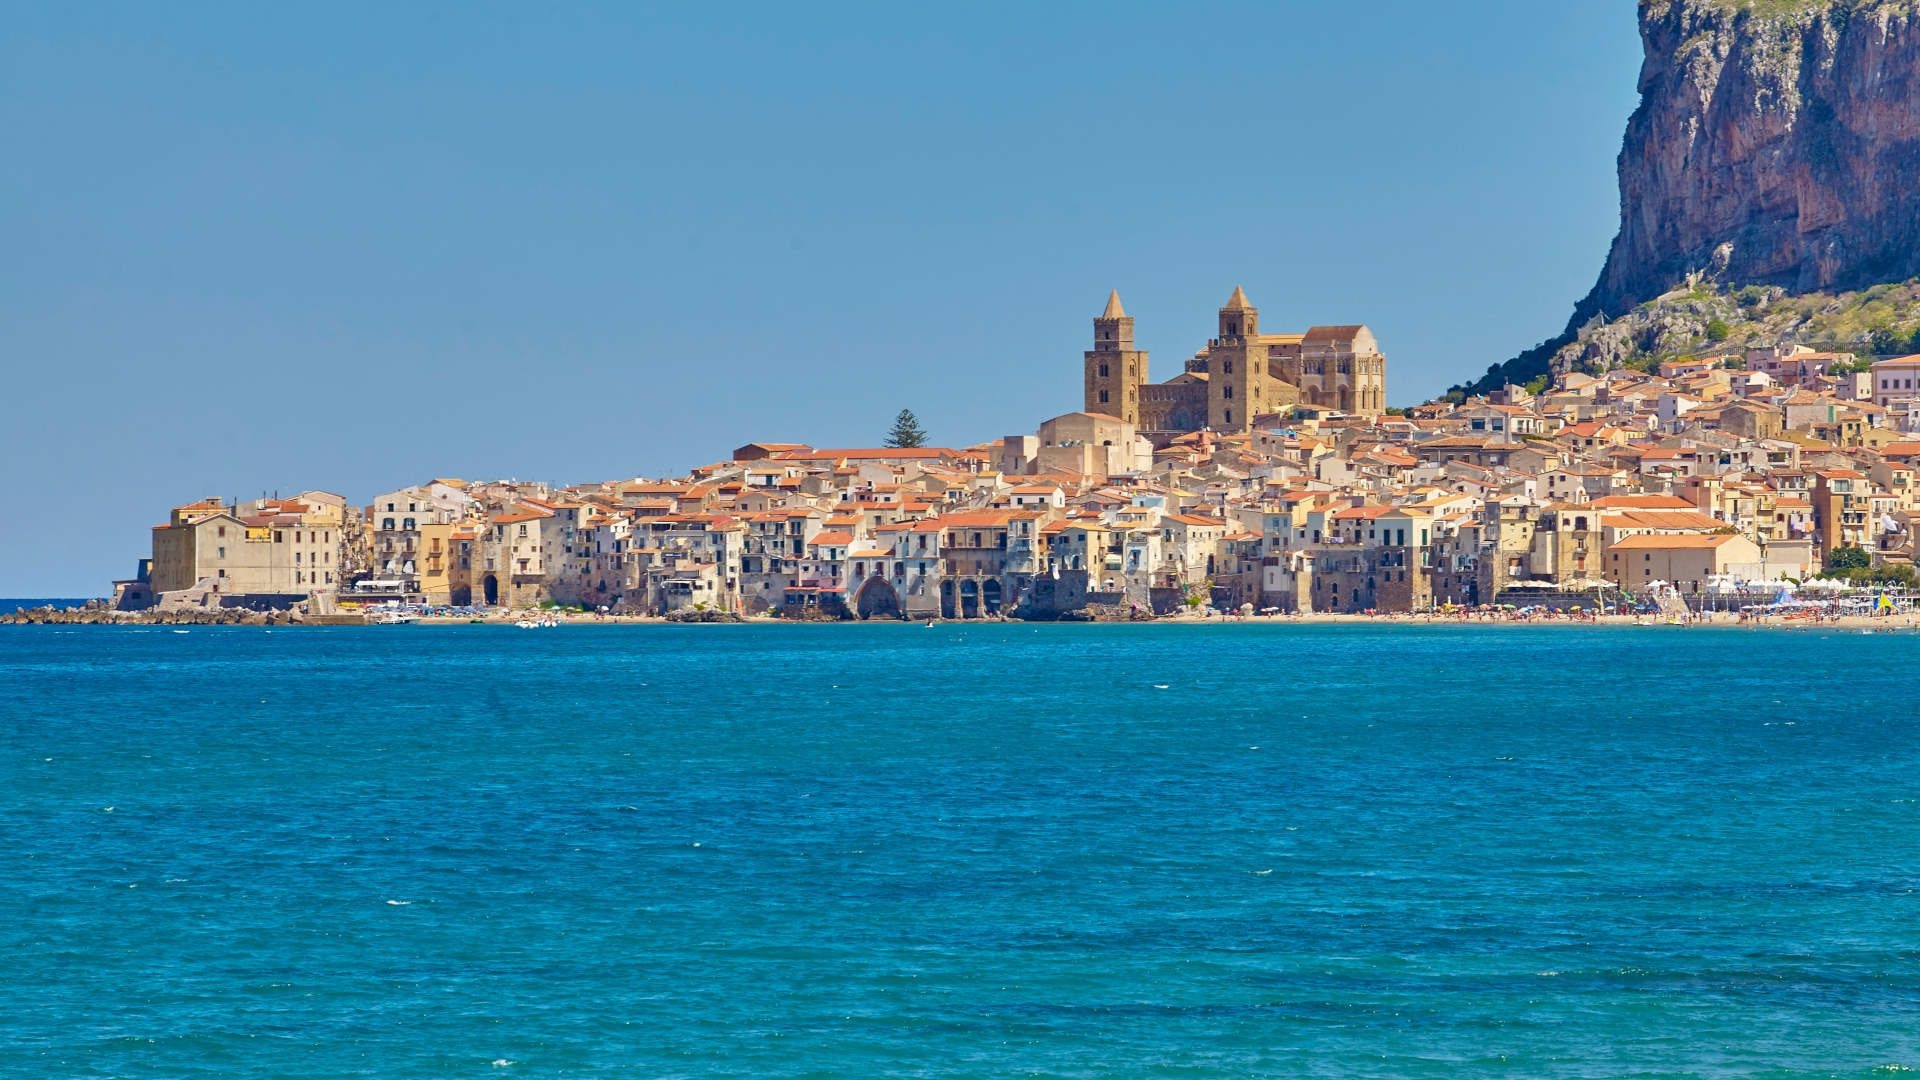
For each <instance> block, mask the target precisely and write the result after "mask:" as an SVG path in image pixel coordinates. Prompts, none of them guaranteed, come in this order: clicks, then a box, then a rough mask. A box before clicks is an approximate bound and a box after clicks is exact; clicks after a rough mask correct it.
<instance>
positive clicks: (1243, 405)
mask: <svg viewBox="0 0 1920 1080" xmlns="http://www.w3.org/2000/svg"><path fill="white" fill-rule="evenodd" d="M1085 356H1086V411H1087V412H1090V413H1104V414H1106V415H1108V416H1117V417H1119V418H1120V419H1122V420H1125V421H1126V422H1127V423H1129V424H1132V425H1134V426H1135V427H1136V428H1137V429H1138V430H1139V431H1140V433H1141V434H1143V435H1147V436H1149V437H1152V436H1155V435H1174V434H1185V433H1186V432H1190V431H1199V430H1201V429H1203V428H1210V429H1212V430H1214V431H1219V432H1225V433H1229V434H1233V433H1239V432H1243V431H1246V430H1248V429H1250V428H1251V427H1252V426H1253V424H1254V423H1255V421H1257V420H1259V419H1260V418H1262V417H1267V416H1273V415H1276V414H1287V413H1290V412H1291V411H1292V410H1293V408H1294V407H1295V406H1297V405H1318V406H1321V407H1322V408H1327V409H1333V410H1337V411H1339V412H1342V413H1347V414H1350V415H1357V416H1379V415H1380V414H1381V413H1383V412H1385V411H1386V407H1387V390H1386V385H1387V358H1386V357H1385V356H1383V355H1381V353H1380V346H1379V343H1377V342H1375V341H1374V340H1373V331H1371V330H1368V329H1367V328H1366V327H1364V326H1315V327H1312V328H1310V329H1308V331H1307V332H1306V333H1304V334H1263V333H1261V332H1260V309H1259V308H1257V307H1254V306H1253V305H1252V304H1250V303H1248V302H1247V294H1246V293H1245V292H1244V291H1242V290H1241V289H1240V287H1239V286H1237V285H1236V286H1234V289H1233V296H1232V297H1230V298H1229V299H1228V300H1227V306H1226V307H1223V308H1221V309H1220V325H1219V336H1218V337H1215V338H1214V339H1213V340H1211V341H1209V342H1207V345H1206V348H1204V349H1201V350H1200V351H1199V352H1197V353H1195V354H1194V356H1193V359H1191V360H1188V361H1187V365H1186V370H1185V371H1182V372H1181V373H1180V374H1178V375H1176V376H1174V377H1173V378H1171V379H1168V380H1167V381H1166V382H1163V383H1153V382H1148V381H1147V354H1146V352H1145V351H1143V350H1140V349H1136V348H1134V345H1133V317H1132V316H1131V315H1128V314H1127V312H1126V309H1125V308H1123V307H1121V306H1120V294H1119V293H1118V292H1117V291H1116V292H1114V293H1112V294H1111V295H1109V296H1108V297H1107V309H1106V310H1105V311H1103V312H1101V313H1100V315H1099V316H1098V317H1096V318H1095V319H1094V320H1093V348H1091V349H1089V350H1087V352H1086V354H1085ZM1157 441H1158V440H1156V442H1157Z"/></svg>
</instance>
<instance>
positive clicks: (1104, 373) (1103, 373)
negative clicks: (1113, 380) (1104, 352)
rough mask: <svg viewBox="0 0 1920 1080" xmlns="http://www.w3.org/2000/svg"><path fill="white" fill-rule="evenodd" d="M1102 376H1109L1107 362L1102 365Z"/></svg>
mask: <svg viewBox="0 0 1920 1080" xmlns="http://www.w3.org/2000/svg"><path fill="white" fill-rule="evenodd" d="M1100 377H1101V378H1103V379H1104V378H1106V377H1107V365H1105V364H1101V365H1100Z"/></svg>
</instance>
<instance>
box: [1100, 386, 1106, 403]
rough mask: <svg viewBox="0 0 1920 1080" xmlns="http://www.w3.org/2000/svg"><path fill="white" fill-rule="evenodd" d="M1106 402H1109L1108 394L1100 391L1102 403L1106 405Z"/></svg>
mask: <svg viewBox="0 0 1920 1080" xmlns="http://www.w3.org/2000/svg"><path fill="white" fill-rule="evenodd" d="M1106 402H1107V392H1106V391H1105V390H1102V391H1100V403H1101V404H1102V405H1104V404H1106Z"/></svg>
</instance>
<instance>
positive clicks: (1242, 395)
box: [1207, 285, 1278, 433]
mask: <svg viewBox="0 0 1920 1080" xmlns="http://www.w3.org/2000/svg"><path fill="white" fill-rule="evenodd" d="M1271 382H1272V379H1271V378H1270V377H1269V376H1268V372H1267V347H1266V346H1265V345H1263V344H1261V343H1260V309H1259V308H1257V307H1254V306H1253V305H1252V304H1251V303H1249V302H1248V301H1247V294H1246V292H1245V290H1243V289H1241V288H1240V286H1238V285H1235V286H1234V287H1233V295H1232V296H1230V297H1228V298H1227V306H1225V307H1223V308H1221V309H1220V336H1219V337H1217V338H1215V339H1214V342H1213V344H1212V346H1210V347H1209V349H1208V355H1207V426H1208V427H1210V428H1212V429H1214V430H1215V431H1221V432H1227V433H1236V432H1241V431H1246V430H1247V429H1248V428H1249V427H1250V426H1252V422H1253V418H1254V417H1255V416H1258V415H1260V414H1261V413H1264V412H1267V411H1269V409H1270V408H1271V407H1272V406H1274V405H1276V404H1278V402H1277V401H1269V400H1268V398H1269V397H1274V396H1275V395H1271V394H1269V393H1267V390H1268V386H1269V384H1270V383H1271Z"/></svg>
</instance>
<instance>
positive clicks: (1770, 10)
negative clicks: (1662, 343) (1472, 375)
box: [1483, 0, 1920, 382]
mask: <svg viewBox="0 0 1920 1080" xmlns="http://www.w3.org/2000/svg"><path fill="white" fill-rule="evenodd" d="M1640 36H1641V40H1642V42H1643V44H1644V45H1645V48H1646V59H1645V61H1644V62H1643V64H1642V66H1641V70H1640V105H1639V108H1637V109H1636V110H1635V111H1634V113H1633V116H1632V118H1631V119H1630V120H1629V121H1628V122H1627V133H1626V139H1625V141H1624V143H1623V144H1622V146H1621V150H1620V160H1619V169H1620V232H1619V235H1618V236H1617V237H1615V239H1614V242H1613V249H1612V251H1611V252H1610V253H1609V254H1608V256H1607V262H1606V267H1605V269H1603V270H1602V271H1601V273H1600V280H1599V282H1598V283H1597V284H1596V285H1595V286H1594V288H1593V291H1592V292H1591V293H1589V294H1588V295H1587V297H1586V298H1585V299H1584V300H1582V301H1580V303H1579V304H1578V305H1576V307H1575V310H1574V316H1573V320H1572V322H1571V323H1570V324H1569V326H1568V332H1567V334H1565V335H1563V336H1562V337H1561V338H1559V339H1556V340H1555V341H1550V342H1548V343H1546V346H1543V347H1542V348H1537V349H1534V350H1530V351H1529V352H1528V353H1526V354H1523V355H1522V356H1521V357H1518V358H1516V359H1515V360H1514V361H1511V362H1509V364H1508V365H1504V366H1498V368H1499V369H1498V370H1497V371H1496V370H1489V372H1488V378H1489V379H1494V378H1495V376H1496V375H1498V376H1500V377H1511V376H1512V375H1515V374H1526V375H1532V374H1537V373H1539V372H1540V371H1544V370H1545V366H1544V363H1545V357H1546V356H1547V355H1550V354H1551V352H1552V351H1553V349H1554V348H1558V347H1559V346H1561V345H1564V344H1565V343H1566V342H1567V341H1569V340H1571V338H1572V334H1573V332H1574V331H1575V330H1577V329H1578V328H1579V327H1580V326H1582V325H1584V324H1586V323H1587V322H1589V321H1590V320H1592V319H1594V318H1595V317H1608V316H1615V315H1619V314H1622V313H1624V312H1626V311H1627V310H1629V309H1631V308H1632V307H1633V306H1634V305H1636V304H1638V303H1641V302H1642V301H1645V300H1649V299H1652V298H1654V297H1656V296H1660V295H1662V294H1664V293H1666V292H1667V291H1669V290H1670V289H1672V288H1674V286H1675V285H1677V284H1679V283H1681V282H1682V281H1684V280H1685V279H1686V278H1687V275H1688V274H1689V273H1690V272H1695V271H1701V272H1704V274H1705V276H1706V277H1707V278H1709V279H1711V280H1713V281H1716V282H1719V283H1721V284H1724V285H1729V286H1742V285H1754V284H1760V285H1779V286H1783V287H1785V288H1786V289H1788V290H1789V291H1792V292H1806V291H1812V290H1844V289H1856V288H1860V287H1863V286H1866V285H1870V284H1874V283H1877V282H1888V281H1903V280H1906V279H1908V278H1912V277H1916V276H1920V0H1640ZM1484 381H1486V380H1483V382H1484ZM1495 381H1497V379H1496V380H1495Z"/></svg>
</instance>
